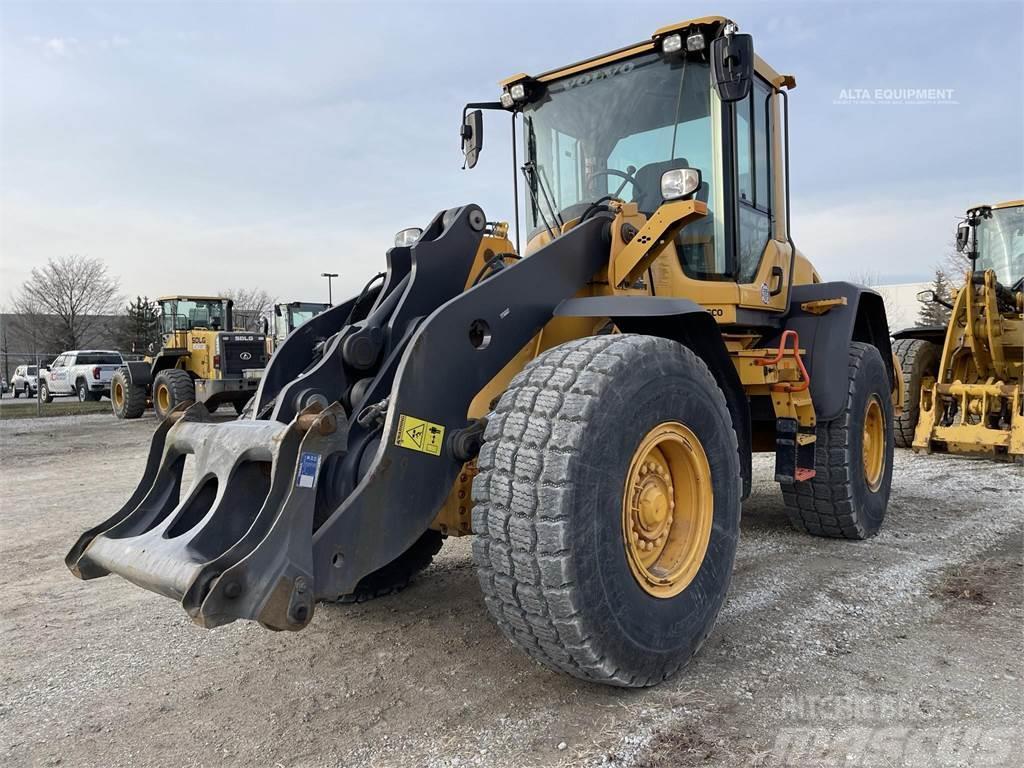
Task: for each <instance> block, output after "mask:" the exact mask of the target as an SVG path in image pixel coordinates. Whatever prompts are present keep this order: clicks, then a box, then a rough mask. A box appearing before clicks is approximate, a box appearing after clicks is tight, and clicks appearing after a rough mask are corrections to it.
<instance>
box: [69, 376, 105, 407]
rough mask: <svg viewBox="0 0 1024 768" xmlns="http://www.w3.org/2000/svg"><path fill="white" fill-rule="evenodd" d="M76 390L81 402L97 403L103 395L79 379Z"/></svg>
mask: <svg viewBox="0 0 1024 768" xmlns="http://www.w3.org/2000/svg"><path fill="white" fill-rule="evenodd" d="M75 390H76V391H77V393H78V402H80V403H95V402H96V401H97V400H99V399H100V397H101V395H100V393H99V392H93V391H92V390H90V389H89V385H88V384H87V383H86V382H84V381H79V382H78V384H76V385H75Z"/></svg>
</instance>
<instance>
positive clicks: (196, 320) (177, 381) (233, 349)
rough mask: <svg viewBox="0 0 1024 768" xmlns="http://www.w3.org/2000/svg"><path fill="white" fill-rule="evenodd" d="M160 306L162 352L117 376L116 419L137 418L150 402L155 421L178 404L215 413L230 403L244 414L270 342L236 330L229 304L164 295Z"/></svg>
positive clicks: (114, 394)
mask: <svg viewBox="0 0 1024 768" xmlns="http://www.w3.org/2000/svg"><path fill="white" fill-rule="evenodd" d="M157 303H158V304H159V305H160V323H161V334H162V341H161V347H160V349H159V350H158V351H156V353H155V354H154V355H152V356H150V357H147V358H146V359H145V360H143V361H141V362H130V363H127V364H126V365H125V367H123V368H121V369H120V370H119V371H117V372H116V373H115V374H114V377H113V379H112V380H111V391H110V400H111V403H112V405H113V410H114V415H115V416H117V417H118V418H121V419H134V418H138V417H139V416H141V415H142V414H143V412H144V411H145V410H146V407H147V405H148V404H150V403H151V404H152V406H153V408H154V410H155V411H156V413H157V416H159V417H160V418H164V417H165V416H167V415H168V414H169V413H170V412H171V411H173V410H174V409H175V408H176V407H178V406H179V405H181V404H183V403H193V402H199V403H202V404H204V405H205V407H207V408H208V409H209V410H210V411H211V412H212V411H215V410H217V407H218V406H220V405H221V404H222V403H231V404H232V405H234V407H235V409H236V411H237V412H239V413H240V412H241V410H242V408H243V407H244V406H245V403H246V402H247V401H248V400H249V399H250V398H251V397H252V396H253V394H254V393H255V392H256V388H257V386H258V385H259V379H260V376H261V375H262V369H263V367H264V366H265V365H266V363H267V359H268V357H269V354H268V352H267V349H266V337H265V336H264V335H263V334H259V333H250V332H248V331H235V329H234V323H233V316H232V310H233V305H232V301H231V300H230V299H226V298H222V297H219V296H165V297H163V298H160V299H157Z"/></svg>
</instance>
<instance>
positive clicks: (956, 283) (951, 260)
mask: <svg viewBox="0 0 1024 768" xmlns="http://www.w3.org/2000/svg"><path fill="white" fill-rule="evenodd" d="M970 268H971V260H970V258H968V256H967V254H966V253H962V252H961V251H958V250H957V249H956V239H955V238H954V240H953V241H952V242H951V243H950V244H949V250H948V251H947V252H946V255H945V256H944V257H943V258H942V261H941V262H939V263H938V264H937V265H936V266H935V271H936V272H941V273H942V274H943V275H945V277H946V279H947V280H948V281H949V283H950V285H951V286H953V288H959V287H960V286H962V285H963V284H964V277H965V276H966V275H967V270H968V269H970Z"/></svg>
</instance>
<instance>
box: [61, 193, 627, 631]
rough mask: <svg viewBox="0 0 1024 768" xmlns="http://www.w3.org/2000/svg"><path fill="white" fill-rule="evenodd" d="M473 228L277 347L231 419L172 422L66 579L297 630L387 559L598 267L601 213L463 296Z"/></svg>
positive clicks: (432, 229)
mask: <svg viewBox="0 0 1024 768" xmlns="http://www.w3.org/2000/svg"><path fill="white" fill-rule="evenodd" d="M486 226H487V223H486V220H485V218H484V215H483V212H482V211H481V210H480V209H479V208H478V207H477V206H475V205H467V206H464V207H462V208H458V209H452V210H449V211H444V212H442V213H439V214H438V215H437V216H435V217H434V220H433V221H432V222H431V223H430V225H429V226H428V227H426V228H425V229H424V231H423V234H422V235H421V236H420V239H419V240H418V241H417V242H416V243H415V244H414V245H412V246H409V247H395V248H392V249H391V250H390V251H388V271H387V273H386V274H385V275H384V278H383V281H381V282H379V284H375V283H371V285H369V286H367V288H366V289H364V291H363V293H362V294H360V295H359V296H358V297H356V298H354V299H352V300H350V301H348V302H346V303H344V304H341V305H339V306H336V307H332V308H331V309H329V310H327V311H326V312H323V313H321V314H320V315H317V316H316V317H314V318H312V319H311V320H309V321H308V322H307V323H304V324H303V325H301V326H300V327H299V328H297V329H296V330H295V331H294V332H293V333H292V334H291V335H290V336H288V338H287V339H286V340H285V341H284V343H283V344H282V345H281V346H280V347H279V348H278V350H277V351H276V352H275V353H274V356H273V358H272V359H271V361H270V363H269V365H268V367H267V370H266V371H265V373H264V376H263V379H262V382H261V384H260V388H259V390H258V391H257V393H256V396H255V401H254V403H253V404H252V406H251V407H249V408H247V409H246V410H247V414H246V415H244V416H243V417H242V418H240V419H239V420H237V421H231V422H213V421H212V420H211V417H210V415H209V414H208V413H207V411H206V408H205V406H203V405H193V406H191V407H188V408H187V409H185V410H181V411H175V412H173V413H171V414H170V415H169V416H168V418H167V419H165V420H164V421H163V423H161V424H160V426H159V427H158V428H157V431H156V434H155V435H154V437H153V442H152V445H151V447H150V452H149V458H148V459H147V462H146V468H145V471H144V473H143V477H142V480H141V481H140V482H139V485H138V487H137V488H136V490H135V492H134V493H133V494H132V496H131V498H130V499H129V500H128V502H127V503H125V505H124V506H123V507H122V508H121V509H120V510H119V511H118V512H117V513H116V514H115V515H113V516H112V517H111V518H110V519H108V520H107V521H105V522H104V523H102V524H101V525H99V526H97V527H95V528H93V529H91V530H89V531H87V532H86V533H85V534H83V535H82V537H81V538H80V539H79V540H78V542H77V543H76V544H75V546H74V547H73V548H72V549H71V551H70V552H69V553H68V555H67V558H66V563H67V566H68V568H70V570H71V572H72V573H73V574H75V575H76V576H78V577H79V578H82V579H92V578H96V577H98V576H104V575H106V574H108V573H116V574H118V575H120V576H122V577H124V578H126V579H128V580H129V581H132V582H134V583H135V584H137V585H139V586H141V587H144V588H146V589H149V590H151V591H153V592H157V593H159V594H162V595H165V596H167V597H171V598H173V599H175V600H178V601H179V602H180V603H181V605H182V607H183V608H184V609H185V610H186V611H187V612H188V614H189V616H191V617H192V619H193V620H194V621H195V622H197V623H198V624H200V625H202V626H204V627H215V626H218V625H220V624H225V623H228V622H231V621H234V620H236V619H250V620H254V621H258V622H260V623H262V624H263V625H264V626H266V627H269V628H272V629H279V630H282V629H290V630H295V629H301V628H303V627H304V626H306V624H308V623H309V621H310V619H311V617H312V615H313V610H314V605H315V602H316V600H318V599H329V600H336V599H338V598H340V597H342V596H344V595H347V594H350V593H351V592H353V591H354V589H355V587H356V585H357V584H358V583H359V581H360V580H361V579H362V578H363V577H365V576H366V575H368V574H370V573H372V572H373V571H375V570H377V569H379V568H382V567H384V566H386V565H387V564H388V563H390V562H392V561H393V560H395V559H396V558H397V557H399V556H400V555H401V554H402V553H403V552H404V551H405V550H406V549H408V548H409V547H410V546H412V544H413V543H414V542H415V541H416V540H417V539H418V538H419V537H420V536H422V534H423V532H424V531H426V530H427V528H428V527H429V526H430V522H431V520H432V519H433V518H434V516H435V514H436V513H437V510H438V509H440V507H441V505H442V504H443V503H444V500H445V498H446V497H447V495H448V493H449V491H450V490H451V487H452V484H453V483H454V482H455V480H456V478H457V476H458V474H459V472H460V471H461V470H462V467H463V465H464V464H465V463H466V462H467V461H469V460H471V459H472V458H474V457H475V455H476V451H478V450H479V445H480V440H479V435H480V434H481V432H482V424H481V422H480V421H479V420H471V419H469V418H468V415H467V414H468V411H469V406H470V403H471V402H472V400H473V398H474V397H475V396H476V394H477V393H478V392H479V391H480V390H481V389H482V388H483V387H484V386H485V385H486V384H487V383H488V382H489V381H491V379H492V378H494V376H495V375H497V374H498V372H499V371H501V370H502V369H503V368H504V367H505V366H506V365H507V364H508V362H509V361H510V360H512V359H513V358H514V357H515V356H516V354H517V353H518V352H519V351H520V350H522V349H523V348H524V347H525V346H526V345H527V344H528V342H529V341H530V340H531V338H533V337H534V336H535V334H536V333H537V332H538V331H539V330H540V329H541V328H542V327H543V326H544V324H545V323H547V322H548V321H549V320H550V319H551V317H552V314H553V312H554V309H555V307H556V306H557V305H558V304H559V303H560V302H561V301H562V300H563V299H565V298H567V297H569V296H572V295H574V294H575V293H576V292H577V291H579V290H580V289H581V288H582V287H583V286H585V285H586V283H587V281H588V280H590V279H592V277H593V276H594V275H595V273H597V272H598V270H599V269H600V268H601V267H602V265H603V264H604V263H605V262H606V260H607V254H608V243H609V234H608V233H609V229H608V220H607V216H606V215H604V214H598V215H596V216H594V217H593V218H591V219H589V220H588V221H586V222H584V223H583V224H581V225H579V226H577V227H575V228H574V229H572V230H570V231H569V232H567V233H566V234H564V235H562V236H561V237H559V238H558V239H556V240H555V241H553V242H552V243H550V244H548V245H547V246H545V247H544V248H542V249H540V250H539V251H537V252H536V253H534V254H533V255H531V256H530V257H529V258H526V259H522V260H520V261H517V262H516V263H515V264H514V265H512V266H508V267H506V268H505V269H502V270H500V271H499V272H497V273H495V274H493V275H491V276H489V277H486V279H482V280H477V281H476V282H475V283H474V284H473V285H471V287H470V288H469V289H468V290H466V285H467V283H468V282H469V281H470V278H471V277H472V275H471V270H472V267H473V264H474V262H475V260H476V259H477V257H478V255H479V254H482V253H484V250H485V248H484V246H483V245H482V242H483V237H484V235H485V229H486ZM490 242H492V243H493V242H494V240H493V238H492V240H491V241H490ZM186 461H190V462H191V463H193V464H194V470H193V473H192V475H191V481H190V482H189V483H188V486H187V488H184V489H183V487H182V486H183V480H182V478H183V472H184V471H185V464H186Z"/></svg>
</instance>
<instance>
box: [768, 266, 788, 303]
mask: <svg viewBox="0 0 1024 768" xmlns="http://www.w3.org/2000/svg"><path fill="white" fill-rule="evenodd" d="M785 276H786V273H785V271H784V270H783V269H782V267H778V266H776V267H772V276H771V281H772V283H773V284H774V287H773V288H772V289H771V290H770V291H768V295H769V296H778V295H779V294H780V293H782V282H783V278H784V277H785Z"/></svg>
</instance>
